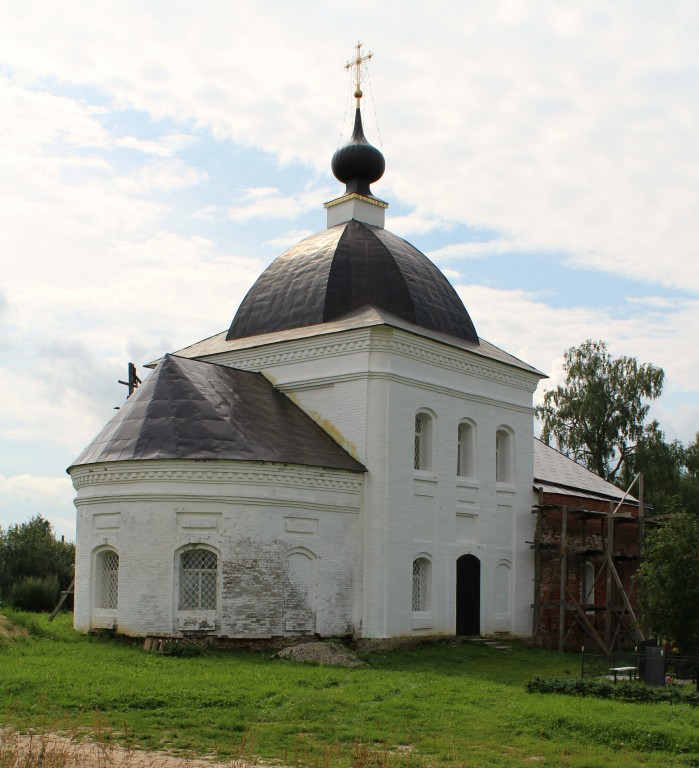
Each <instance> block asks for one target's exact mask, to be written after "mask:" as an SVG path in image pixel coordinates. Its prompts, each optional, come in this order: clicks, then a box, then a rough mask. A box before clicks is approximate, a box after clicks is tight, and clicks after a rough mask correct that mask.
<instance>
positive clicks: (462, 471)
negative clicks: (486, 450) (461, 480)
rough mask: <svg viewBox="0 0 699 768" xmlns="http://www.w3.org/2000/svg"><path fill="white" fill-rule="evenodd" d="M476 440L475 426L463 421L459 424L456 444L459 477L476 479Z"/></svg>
mask: <svg viewBox="0 0 699 768" xmlns="http://www.w3.org/2000/svg"><path fill="white" fill-rule="evenodd" d="M475 453H476V440H475V429H474V427H473V424H471V423H469V422H468V421H462V422H461V424H459V430H458V434H457V443H456V474H457V475H458V476H459V477H474V476H475V474H476V470H475V467H476V461H475V459H476V457H475Z"/></svg>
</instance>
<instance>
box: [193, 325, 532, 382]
mask: <svg viewBox="0 0 699 768" xmlns="http://www.w3.org/2000/svg"><path fill="white" fill-rule="evenodd" d="M358 352H359V353H361V352H388V353H393V354H398V355H402V356H403V357H409V358H411V359H413V360H416V361H417V362H420V363H425V362H427V363H429V364H431V365H435V366H439V367H441V368H445V369H447V370H451V371H456V372H458V373H465V374H470V375H472V376H478V377H479V378H482V379H487V380H489V381H497V382H499V383H501V384H507V385H510V386H514V387H517V388H518V389H524V390H527V391H529V392H534V390H535V389H536V387H537V384H538V381H539V378H540V377H539V376H538V374H535V373H527V372H526V371H520V370H519V369H517V368H514V367H512V366H510V365H508V364H507V363H505V362H503V361H500V360H497V359H491V358H487V357H483V356H481V355H479V354H478V353H474V352H470V351H468V350H465V349H461V348H459V347H456V346H454V347H451V346H449V345H448V344H445V343H444V342H439V341H436V340H433V339H429V338H427V337H421V336H417V335H415V334H412V333H409V332H408V331H404V330H402V329H400V328H392V327H390V326H385V325H375V326H367V327H365V328H360V329H351V330H348V331H338V332H335V333H333V334H332V335H331V336H317V337H314V338H306V339H294V340H293V341H287V342H279V343H277V344H273V345H270V346H267V347H262V348H261V347H256V348H252V349H244V350H236V351H231V352H226V353H222V354H219V355H211V356H208V357H207V359H210V360H211V361H212V362H216V363H220V364H224V365H233V366H235V367H236V368H243V369H246V370H264V369H266V368H273V367H275V366H279V365H285V364H290V363H297V362H306V361H309V360H322V359H327V358H331V357H338V356H345V355H349V354H353V353H358ZM326 381H327V382H328V383H330V382H332V381H334V377H333V375H332V374H329V375H328V376H327V378H326Z"/></svg>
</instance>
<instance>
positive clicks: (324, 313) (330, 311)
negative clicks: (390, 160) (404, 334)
mask: <svg viewBox="0 0 699 768" xmlns="http://www.w3.org/2000/svg"><path fill="white" fill-rule="evenodd" d="M367 305H368V306H372V307H375V308H376V309H379V310H383V311H386V312H389V313H391V314H392V315H394V316H396V317H398V318H400V319H402V320H404V321H407V322H409V323H413V324H415V325H418V326H420V327H423V328H427V329H430V330H433V331H437V332H440V333H445V334H449V335H451V336H454V337H456V338H459V339H464V340H467V341H470V342H472V343H473V344H478V335H477V334H476V329H475V327H474V325H473V322H472V321H471V318H470V317H469V314H468V312H467V311H466V308H465V307H464V305H463V302H462V301H461V299H460V298H459V295H458V294H457V293H456V291H455V290H454V288H453V286H452V285H451V283H450V282H449V281H448V280H447V279H446V277H444V275H443V274H442V273H441V272H440V270H439V269H438V268H437V267H436V266H435V265H434V264H433V263H432V262H431V261H430V260H429V259H428V258H427V256H425V255H424V254H423V253H421V252H420V251H418V250H417V248H415V247H414V246H412V245H411V244H410V243H408V242H406V241H405V240H403V239H401V238H400V237H398V236H397V235H394V234H392V233H391V232H388V231H386V230H385V229H382V228H381V227H375V226H371V225H369V224H365V223H363V222H359V221H356V220H354V219H353V220H351V221H346V222H343V223H342V224H338V225H336V226H334V227H330V228H329V229H326V230H324V231H323V232H320V233H318V234H316V235H311V236H310V237H307V238H306V239H305V240H302V241H301V242H300V243H298V244H297V245H295V246H294V247H293V248H291V249H289V250H288V251H286V252H285V253H283V254H282V255H281V256H279V257H278V258H277V259H275V260H274V261H273V262H272V263H271V264H270V265H269V266H268V267H267V269H266V270H265V271H264V272H263V273H262V274H261V275H260V277H259V278H258V279H257V281H256V282H255V284H254V285H253V287H252V288H251V289H250V291H249V292H248V294H247V296H246V297H245V298H244V299H243V301H242V303H241V305H240V307H239V308H238V311H237V313H236V315H235V317H234V318H233V323H232V324H231V327H230V330H229V331H228V336H227V339H229V340H231V339H240V338H244V337H247V336H259V335H261V334H266V333H272V332H275V331H282V330H286V329H290V328H302V327H306V326H311V325H318V324H320V323H327V322H331V321H333V320H337V319H338V318H340V317H343V316H344V315H346V314H348V313H349V312H352V311H353V310H356V309H359V308H360V307H364V306H367Z"/></svg>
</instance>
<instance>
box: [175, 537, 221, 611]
mask: <svg viewBox="0 0 699 768" xmlns="http://www.w3.org/2000/svg"><path fill="white" fill-rule="evenodd" d="M217 571H218V557H217V556H216V553H214V552H210V551H209V550H208V549H190V550H187V551H186V552H183V553H182V554H181V555H180V610H185V611H186V610H197V609H214V608H216V592H217Z"/></svg>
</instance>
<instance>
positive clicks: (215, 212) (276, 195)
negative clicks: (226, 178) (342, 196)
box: [196, 187, 329, 223]
mask: <svg viewBox="0 0 699 768" xmlns="http://www.w3.org/2000/svg"><path fill="white" fill-rule="evenodd" d="M328 194H329V190H327V189H319V188H313V189H305V190H303V191H301V192H298V193H296V194H292V195H284V194H282V193H281V192H280V191H279V190H278V189H276V188H274V187H252V188H250V189H246V190H245V192H244V194H243V195H241V196H240V197H239V198H238V199H237V200H236V201H235V203H234V205H232V206H225V207H223V206H213V205H210V206H207V207H205V208H204V209H203V210H202V211H200V212H199V213H198V214H196V215H198V216H201V217H203V218H211V219H215V218H222V217H223V218H227V219H230V220H231V221H234V222H237V223H242V222H247V221H251V220H253V219H293V218H296V217H297V216H298V215H299V214H301V213H304V212H305V211H312V210H314V209H316V208H317V207H318V201H319V200H323V198H324V197H327V196H328Z"/></svg>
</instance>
